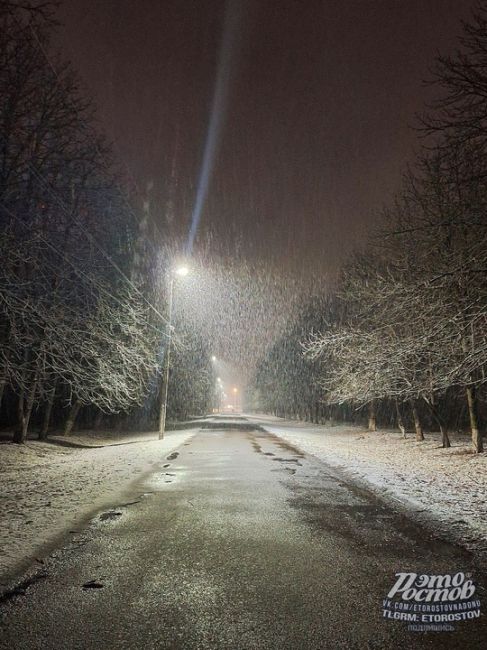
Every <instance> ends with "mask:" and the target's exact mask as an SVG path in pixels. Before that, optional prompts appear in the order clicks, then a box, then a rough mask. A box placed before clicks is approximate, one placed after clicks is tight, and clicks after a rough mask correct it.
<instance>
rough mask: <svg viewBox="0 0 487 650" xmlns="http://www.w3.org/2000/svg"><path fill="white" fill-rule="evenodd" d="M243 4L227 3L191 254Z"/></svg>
mask: <svg viewBox="0 0 487 650" xmlns="http://www.w3.org/2000/svg"><path fill="white" fill-rule="evenodd" d="M240 9H241V7H240V3H239V2H238V0H229V1H227V3H226V10H225V23H224V26H223V35H222V41H221V45H220V58H219V62H218V72H217V77H216V82H215V90H214V93H213V102H212V106H211V114H210V123H209V125H208V134H207V136H206V143H205V149H204V153H203V162H202V163H201V172H200V177H199V181H198V189H197V191H196V201H195V205H194V209H193V215H192V218H191V228H190V231H189V236H188V245H187V251H188V253H191V251H192V250H193V243H194V239H195V237H196V233H197V231H198V225H199V222H200V219H201V214H202V212H203V208H204V205H205V200H206V195H207V193H208V187H209V184H210V180H211V174H212V171H213V165H214V160H215V154H216V151H217V148H218V141H219V137H220V133H221V126H222V122H223V118H224V115H225V110H226V105H227V95H228V86H229V79H230V69H231V67H232V55H233V52H234V50H235V47H234V45H235V41H236V40H237V39H236V36H237V31H238V25H239V22H240Z"/></svg>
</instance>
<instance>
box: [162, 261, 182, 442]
mask: <svg viewBox="0 0 487 650" xmlns="http://www.w3.org/2000/svg"><path fill="white" fill-rule="evenodd" d="M188 273H189V269H188V267H187V266H179V267H178V268H176V269H174V270H171V272H170V273H169V304H168V310H167V312H168V314H167V347H166V351H165V354H164V366H163V368H162V386H161V408H160V411H159V440H162V439H163V438H164V432H165V431H166V414H167V391H168V388H169V363H170V358H171V344H172V333H173V329H174V328H173V325H172V305H173V294H174V276H175V275H180V276H184V275H188Z"/></svg>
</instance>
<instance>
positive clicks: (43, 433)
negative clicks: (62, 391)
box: [39, 382, 57, 440]
mask: <svg viewBox="0 0 487 650" xmlns="http://www.w3.org/2000/svg"><path fill="white" fill-rule="evenodd" d="M56 383H57V382H56ZM56 383H55V384H54V386H53V388H51V390H50V391H49V395H48V398H47V403H46V409H45V411H44V418H43V420H42V427H41V430H40V431H39V440H47V432H48V431H49V424H50V422H51V413H52V407H53V405H54V397H55V395H56Z"/></svg>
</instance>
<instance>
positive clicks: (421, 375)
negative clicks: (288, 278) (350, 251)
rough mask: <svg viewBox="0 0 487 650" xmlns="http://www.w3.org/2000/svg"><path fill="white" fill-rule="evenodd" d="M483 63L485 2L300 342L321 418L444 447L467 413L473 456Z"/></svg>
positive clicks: (486, 298)
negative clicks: (405, 157) (366, 238)
mask: <svg viewBox="0 0 487 650" xmlns="http://www.w3.org/2000/svg"><path fill="white" fill-rule="evenodd" d="M486 52H487V3H485V2H483V3H481V4H480V5H479V10H478V13H477V14H476V15H475V16H474V19H473V21H472V23H471V24H470V25H467V26H466V27H465V32H464V37H463V39H462V50H461V52H457V53H456V54H454V55H453V56H452V57H449V58H441V59H440V60H439V61H438V64H437V67H436V76H435V80H436V84H437V86H439V88H440V90H441V91H442V92H441V94H440V98H439V99H438V101H437V102H436V104H435V105H434V110H433V111H432V112H431V113H430V114H429V115H427V116H426V117H424V118H422V132H423V134H424V135H426V136H427V142H426V143H425V147H424V149H423V151H422V154H421V156H420V157H419V158H418V160H417V163H416V165H415V167H414V168H413V169H412V170H410V171H409V172H408V173H407V174H406V176H405V179H404V183H403V187H402V190H401V192H400V193H399V195H398V196H397V198H396V201H395V202H394V204H393V205H392V206H391V207H389V208H388V209H386V210H385V211H384V214H383V219H382V224H383V225H382V227H381V228H380V229H379V231H378V232H377V233H375V235H374V236H373V237H372V238H371V240H370V242H369V243H368V246H367V247H366V248H365V249H364V250H362V251H360V252H359V253H357V254H356V255H355V256H354V258H353V259H352V260H351V261H350V262H349V263H348V264H347V266H346V268H344V269H343V271H342V273H341V277H340V279H339V282H338V286H337V287H336V289H335V291H334V292H333V295H330V296H328V298H327V299H326V300H324V301H323V304H322V306H321V308H319V309H318V310H317V313H318V314H319V318H320V319H321V320H322V323H319V324H318V327H317V328H316V329H315V330H314V331H312V332H311V333H310V332H308V334H307V335H306V336H303V337H301V340H300V343H301V346H302V348H303V352H304V355H305V358H306V359H307V360H308V362H309V366H308V368H307V372H302V373H301V377H306V383H307V386H308V393H307V394H308V396H311V401H312V402H314V403H316V399H314V397H313V395H314V392H315V390H316V386H318V387H319V389H320V399H321V401H322V403H323V405H324V406H327V407H328V408H330V407H331V406H332V405H335V408H338V409H339V410H338V412H341V413H342V414H350V413H351V412H353V411H355V410H356V409H364V408H367V409H368V411H369V426H370V428H372V429H373V428H375V426H376V418H377V410H378V408H380V409H381V410H382V413H383V414H384V413H385V414H387V418H388V419H389V420H390V419H391V411H392V412H393V413H394V414H395V417H396V420H397V423H398V426H399V428H400V429H401V430H403V431H405V430H406V427H407V419H408V418H410V421H412V422H414V426H415V430H416V435H417V437H418V439H422V438H423V422H422V420H423V421H424V419H425V418H427V419H428V421H429V425H430V426H431V425H432V423H435V425H436V426H437V427H438V428H439V429H440V431H441V432H442V440H443V446H444V447H448V446H450V438H449V435H448V429H449V428H451V426H452V424H453V423H454V422H455V421H456V422H455V423H456V425H460V426H461V425H462V424H464V422H463V421H462V420H463V415H464V414H465V415H466V416H467V421H468V424H469V426H470V429H471V434H472V443H473V446H474V449H475V450H476V451H477V452H480V451H482V449H483V445H482V436H481V421H482V419H483V417H484V415H485V397H486V391H485V382H486V370H487V365H486V364H487V219H486V214H487V186H486V179H487V123H486V122H485V119H486V118H485V114H486V108H487V99H486V89H487V65H486V64H487V60H486V54H485V53H486ZM289 340H291V341H292V342H293V344H294V345H299V343H298V341H297V337H296V336H291V337H290V339H289ZM286 345H288V343H286V344H285V343H284V342H282V341H281V342H279V343H278V344H277V347H278V349H280V350H283V349H285V347H286ZM271 354H275V350H274V351H273V352H271ZM295 355H296V352H295V350H294V352H293V354H292V355H291V356H295ZM286 358H289V357H286ZM271 367H275V364H274V365H273V364H272V363H271ZM293 367H294V366H293ZM261 377H262V370H260V373H258V375H257V384H260V387H261V389H262V390H261V392H262V393H263V394H266V395H267V398H266V399H268V396H269V393H268V392H266V387H265V385H264V384H263V382H262V378H261ZM274 380H275V384H276V385H279V379H278V378H277V377H274ZM310 385H311V386H312V387H313V388H311V389H310V388H309V386H310ZM308 399H309V398H308ZM272 401H273V402H274V404H273V406H274V408H275V407H276V402H275V400H272V399H271V402H272ZM462 402H463V403H464V405H465V408H464V409H463V408H460V409H459V406H460V405H461V404H462ZM455 413H456V416H457V417H454V414H455Z"/></svg>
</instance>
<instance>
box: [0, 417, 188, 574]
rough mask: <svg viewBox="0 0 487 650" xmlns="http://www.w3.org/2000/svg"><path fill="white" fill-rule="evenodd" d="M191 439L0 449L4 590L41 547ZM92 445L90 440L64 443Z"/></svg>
mask: <svg viewBox="0 0 487 650" xmlns="http://www.w3.org/2000/svg"><path fill="white" fill-rule="evenodd" d="M194 434H195V430H194V429H190V430H185V431H170V432H167V433H166V435H165V438H164V440H157V438H156V436H155V435H154V434H153V433H152V434H145V435H144V434H139V435H136V436H132V437H131V438H129V439H128V440H129V442H131V443H132V442H136V441H137V444H120V443H122V442H126V441H127V438H126V437H125V438H124V437H120V438H118V439H117V438H114V437H113V436H111V437H110V438H109V439H106V440H105V439H104V438H103V437H99V439H98V440H97V443H96V444H100V443H101V442H108V441H109V444H110V446H106V447H101V448H98V449H89V448H88V449H77V448H70V447H61V446H58V445H54V444H52V443H49V442H47V443H44V442H31V441H28V442H27V444H25V445H15V444H11V443H2V444H1V445H0V576H1V580H2V583H3V585H5V584H6V581H7V580H8V579H10V578H11V577H12V576H13V575H15V574H16V573H17V572H19V571H21V570H23V569H24V568H26V567H27V566H28V565H29V564H30V562H31V561H32V560H33V559H34V558H35V556H36V553H38V552H40V550H41V549H42V547H43V546H45V545H46V544H49V543H51V542H52V541H54V540H55V539H56V537H58V536H59V535H60V534H61V533H63V532H65V531H66V530H69V529H70V528H75V527H76V525H77V523H79V522H80V521H82V520H83V519H84V518H85V517H86V516H87V515H88V514H89V513H90V512H93V511H95V510H97V509H99V508H102V507H103V506H104V505H108V504H110V505H113V502H114V501H115V500H116V499H117V498H118V497H120V496H121V494H122V493H123V491H124V490H125V489H126V488H127V487H128V486H129V485H130V483H132V482H133V481H135V480H136V479H137V478H138V477H139V476H140V475H142V474H144V473H147V472H148V471H150V470H151V469H154V470H155V469H156V468H157V466H158V465H159V464H160V463H162V462H163V461H164V459H165V457H166V456H167V455H168V454H169V453H170V452H171V451H172V450H174V449H176V448H177V447H179V446H180V445H182V444H183V443H184V442H185V441H186V440H188V438H190V437H191V436H193V435H194ZM67 440H68V441H69V442H77V443H78V444H87V445H88V444H93V440H92V438H90V437H86V439H85V438H83V436H79V435H76V436H73V437H70V438H68V439H67Z"/></svg>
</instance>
